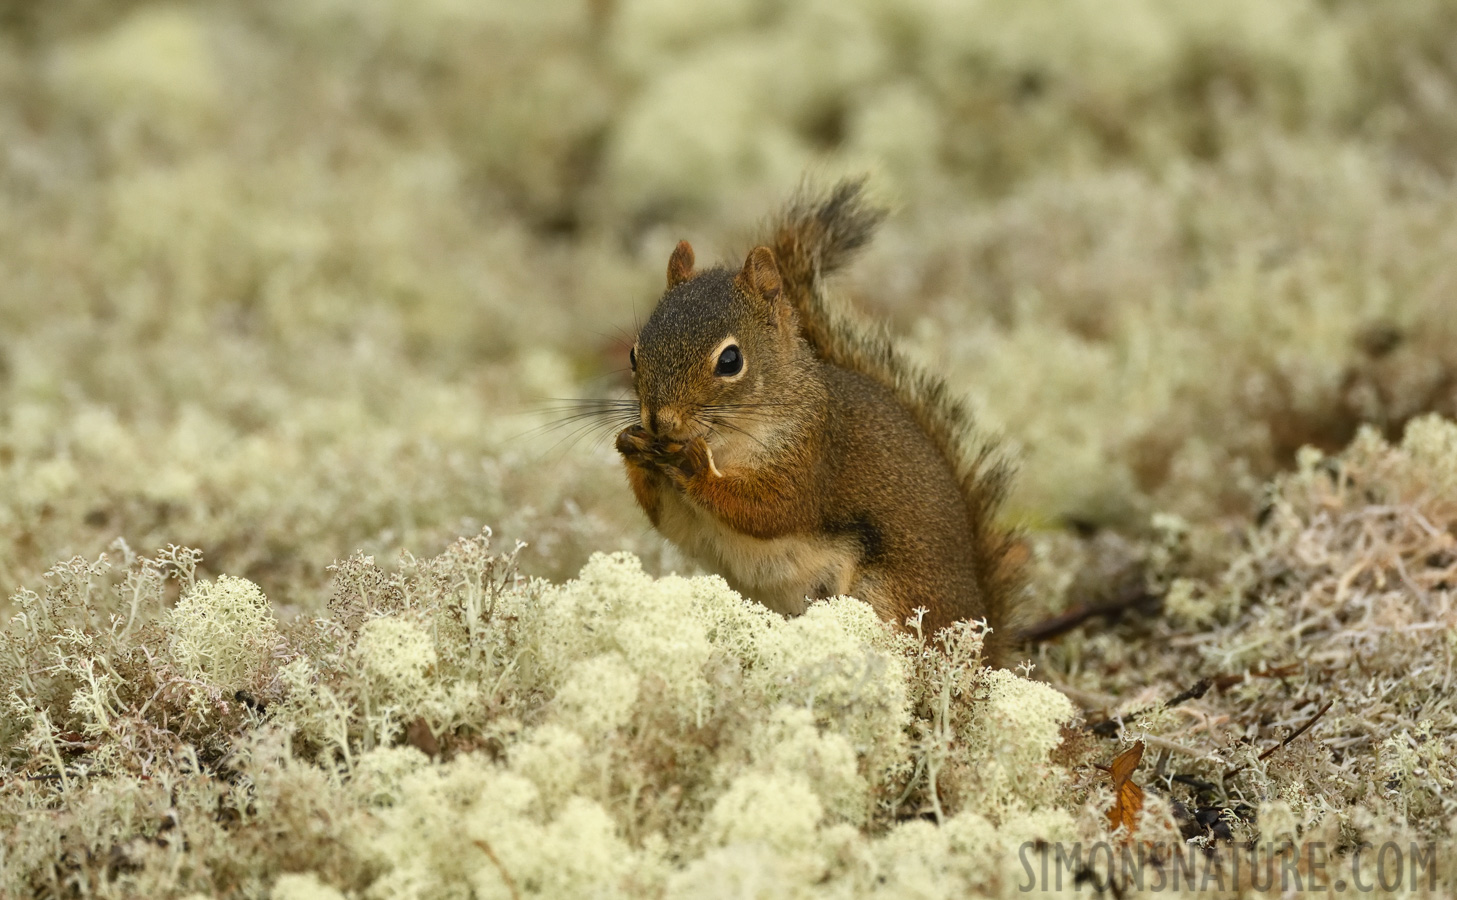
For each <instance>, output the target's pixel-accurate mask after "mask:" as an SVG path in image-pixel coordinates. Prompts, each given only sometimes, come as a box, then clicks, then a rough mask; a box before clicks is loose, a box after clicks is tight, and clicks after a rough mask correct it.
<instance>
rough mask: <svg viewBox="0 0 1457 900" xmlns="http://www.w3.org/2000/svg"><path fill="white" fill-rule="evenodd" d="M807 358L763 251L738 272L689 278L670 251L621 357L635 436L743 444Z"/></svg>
mask: <svg viewBox="0 0 1457 900" xmlns="http://www.w3.org/2000/svg"><path fill="white" fill-rule="evenodd" d="M808 353H809V348H808V345H807V344H805V342H804V339H803V338H802V337H800V334H799V324H798V321H797V319H796V317H795V313H794V308H793V307H792V306H791V305H790V303H789V301H788V300H787V298H786V297H785V296H784V291H783V284H782V281H781V279H780V275H779V266H778V264H777V263H776V262H775V260H774V253H773V251H771V250H770V249H769V248H768V247H755V248H754V249H753V250H752V251H750V253H749V256H748V258H747V259H746V260H745V261H744V265H743V268H742V269H740V270H739V271H738V272H734V271H731V270H729V269H726V268H723V267H715V268H712V269H707V270H705V271H702V272H695V271H694V269H693V248H692V247H691V246H690V245H689V244H688V242H687V241H680V242H679V243H678V247H677V249H675V250H674V251H673V255H672V257H671V258H670V259H669V260H668V288H667V290H666V291H664V292H663V296H662V299H660V300H659V301H658V305H657V307H656V308H655V309H654V310H653V313H652V315H651V316H649V317H648V321H647V323H646V324H644V325H643V327H642V330H641V331H640V332H639V333H638V338H637V343H636V344H635V345H634V346H633V348H632V352H631V354H630V360H631V363H632V372H633V386H634V388H635V389H636V390H637V396H638V401H639V405H640V410H641V414H642V426H643V427H644V428H646V429H647V430H648V431H649V432H650V433H652V434H654V435H656V436H658V437H663V438H673V439H687V438H690V437H696V436H702V437H704V438H705V439H709V438H711V437H712V436H713V435H714V434H715V432H716V428H715V426H723V428H722V436H727V435H728V434H733V433H738V434H743V433H744V432H746V431H749V430H752V426H753V425H756V424H758V423H762V422H766V421H768V420H769V419H771V418H772V417H771V416H770V415H769V410H770V408H771V407H774V406H779V405H782V404H784V403H785V402H786V400H788V399H791V398H790V397H789V396H788V395H791V394H793V392H794V391H795V390H796V388H797V387H798V385H799V383H800V382H801V381H802V377H801V375H800V373H802V371H803V368H802V361H803V360H804V358H805V357H806V355H807V354H808Z"/></svg>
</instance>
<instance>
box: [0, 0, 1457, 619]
mask: <svg viewBox="0 0 1457 900" xmlns="http://www.w3.org/2000/svg"><path fill="white" fill-rule="evenodd" d="M1454 147H1457V0H1403V2H1401V3H1399V4H1394V3H1380V2H1376V0H1367V2H1358V0H965V2H954V0H793V2H768V0H704V2H699V3H681V2H669V0H571V2H567V0H560V2H550V0H548V2H537V3H530V4H528V3H520V2H513V0H482V2H470V0H412V2H406V0H213V2H196V3H169V4H162V3H150V2H130V0H110V2H106V0H47V2H45V3H37V2H33V0H0V148H3V154H0V596H8V595H9V594H10V593H11V592H12V591H14V590H15V589H16V588H18V587H19V586H21V585H28V586H32V587H36V586H38V585H39V584H40V575H41V573H43V572H44V571H45V570H46V569H47V568H49V567H50V566H51V565H52V564H53V563H55V562H56V561H58V560H61V559H64V558H67V557H69V556H71V555H73V554H81V555H85V556H95V555H96V554H97V553H100V552H102V551H103V550H105V549H106V548H107V547H108V546H111V545H112V544H113V542H114V541H115V540H116V539H117V538H118V536H120V537H123V538H124V539H125V541H127V542H128V543H129V544H130V545H131V546H132V547H134V548H135V549H137V550H138V551H141V552H151V551H152V550H154V549H156V548H157V547H159V546H162V545H165V544H167V543H177V544H186V545H190V546H194V547H198V548H200V549H201V550H202V551H203V552H204V554H205V558H204V565H203V567H204V569H205V570H206V571H207V572H210V573H216V572H228V573H231V574H236V575H241V576H246V577H248V578H250V579H253V580H254V581H256V582H258V583H259V584H260V585H262V586H263V587H264V589H265V590H266V591H267V593H268V595H269V597H270V598H271V599H272V600H273V601H274V602H276V603H278V604H279V605H281V606H282V607H284V608H285V609H305V608H312V607H314V606H316V605H317V604H318V603H319V602H320V601H319V598H320V597H321V596H322V594H321V592H320V591H319V590H318V588H319V586H320V585H322V584H323V583H325V582H326V581H327V579H328V577H329V573H328V571H327V567H328V566H329V565H330V563H331V561H333V560H335V559H337V558H342V557H344V556H347V555H348V554H350V553H351V552H353V551H354V550H355V549H363V550H365V551H366V552H369V553H373V554H378V555H381V556H382V557H383V558H384V559H387V560H389V559H393V558H394V557H395V556H396V555H397V554H398V553H399V552H400V551H401V550H402V549H409V550H411V551H413V552H415V553H417V554H419V555H422V556H424V555H430V554H434V553H436V552H438V551H439V550H440V549H441V548H442V547H444V546H445V545H446V544H447V543H448V542H449V541H450V540H451V539H453V538H454V537H455V536H457V535H460V534H472V533H475V532H477V531H479V529H480V528H481V527H482V526H483V525H490V526H492V527H493V528H494V529H495V531H496V534H497V536H498V537H500V538H502V539H504V540H505V541H506V542H507V544H508V545H509V542H511V541H514V540H516V539H520V540H525V541H528V542H529V543H530V545H531V546H530V548H529V549H528V550H527V551H525V553H524V554H523V556H522V560H523V567H524V569H525V570H526V571H528V572H530V573H532V574H540V575H545V576H550V577H556V578H560V577H565V576H568V575H571V574H573V573H575V571H576V570H577V568H578V567H579V566H580V565H581V564H582V562H583V561H585V559H586V557H587V555H588V554H589V553H591V552H592V551H595V550H613V549H630V550H634V551H636V552H638V553H640V554H642V555H643V557H644V559H645V561H646V563H647V565H648V567H649V569H650V570H654V571H658V570H664V569H674V568H676V569H684V568H686V564H685V563H684V561H683V560H681V559H679V558H677V557H676V556H674V555H673V553H672V552H671V551H670V550H667V549H666V548H665V547H664V546H663V545H662V543H661V541H660V540H659V539H658V538H657V537H656V536H655V535H654V534H653V533H652V532H651V531H650V529H649V528H648V526H647V523H646V520H645V519H644V518H643V517H642V516H641V514H640V513H639V512H638V510H637V509H636V507H635V506H634V505H633V503H632V500H631V496H630V494H629V492H628V490H627V488H626V485H625V482H624V479H623V476H622V474H621V471H620V467H619V465H618V463H617V461H616V459H615V454H614V453H613V452H612V450H611V446H610V435H608V434H604V433H602V432H601V431H600V430H599V431H597V432H592V431H588V432H585V433H577V432H576V431H574V429H573V427H572V426H570V425H568V426H563V427H557V428H552V427H550V425H551V423H552V422H553V421H554V419H559V418H560V416H559V415H558V414H553V413H552V412H550V410H549V407H550V406H551V405H552V401H553V398H590V397H599V396H613V395H615V392H619V391H622V390H624V389H625V387H626V381H625V371H624V370H625V368H626V359H625V357H626V346H627V344H628V343H629V342H630V340H631V335H632V333H633V330H634V328H635V327H636V323H637V322H640V321H641V320H642V318H643V317H645V316H646V314H647V313H648V312H649V311H650V310H651V308H652V304H653V303H654V301H655V300H656V297H657V295H658V293H659V291H660V290H661V287H662V278H663V274H662V273H663V270H664V266H665V264H666V260H667V257H668V254H669V252H670V250H671V249H672V247H673V244H674V243H675V242H676V241H677V240H678V239H679V238H688V239H690V240H692V241H693V243H694V246H695V248H697V250H698V255H699V259H700V260H701V261H704V262H708V261H712V260H723V261H734V262H737V261H738V260H739V259H740V258H741V255H742V253H743V252H744V250H745V249H746V248H747V247H748V246H750V245H751V242H752V239H753V234H754V228H755V225H756V224H757V223H759V222H760V221H761V220H762V219H763V218H764V217H765V216H766V215H767V214H768V213H769V212H771V211H772V210H774V209H775V208H777V206H778V205H779V204H780V203H781V202H782V201H783V199H784V198H785V197H786V196H787V195H788V194H789V193H790V192H791V191H792V190H793V189H794V188H795V187H796V186H797V185H798V183H799V181H800V179H801V177H802V175H803V174H804V173H806V172H809V173H812V174H815V175H818V176H819V177H821V178H822V179H828V178H832V177H834V176H835V175H837V174H840V173H844V172H860V171H868V172H870V173H871V175H872V185H873V189H874V191H875V193H876V194H877V195H878V196H879V197H880V198H882V199H883V200H885V201H886V202H888V203H890V204H891V205H892V206H893V207H894V209H895V214H894V216H893V217H892V219H891V220H890V221H889V223H888V224H887V226H886V228H885V230H884V232H883V233H882V235H881V236H880V238H879V239H878V240H877V242H876V244H875V245H874V246H873V247H872V248H871V249H870V251H869V252H867V254H866V255H865V256H864V258H863V259H862V260H861V261H860V262H859V263H858V264H857V265H856V266H855V267H854V269H853V270H852V272H851V273H850V274H849V276H848V277H847V278H845V279H844V280H843V283H842V289H843V290H844V292H845V293H846V294H847V296H849V297H850V298H852V300H853V301H854V302H855V303H857V304H859V305H861V306H862V307H864V308H866V309H868V310H870V311H872V312H874V313H875V314H877V315H880V316H883V317H886V318H887V319H889V320H890V322H891V323H892V327H893V329H894V331H895V332H896V333H897V334H898V335H900V336H901V337H902V338H903V340H904V342H905V345H906V346H907V348H908V349H909V350H910V351H911V352H913V353H914V354H915V355H917V356H918V358H920V359H921V360H923V361H924V362H926V363H927V364H928V365H930V366H932V367H934V368H935V369H937V370H938V371H941V372H944V373H946V374H947V376H948V377H949V379H950V380H951V382H952V384H953V386H954V387H955V388H956V389H958V390H960V391H962V392H964V393H965V394H966V395H968V396H969V397H970V398H971V399H972V401H973V403H974V405H975V408H976V409H977V410H978V411H979V413H980V415H981V417H982V419H983V421H984V422H985V423H986V426H987V427H988V428H989V429H992V430H997V431H1000V432H1001V433H1002V434H1003V435H1005V438H1006V441H1007V445H1008V446H1009V447H1010V448H1011V449H1012V451H1013V452H1014V453H1015V454H1016V456H1017V457H1018V458H1019V460H1020V463H1021V475H1020V478H1019V481H1018V486H1017V491H1016V494H1015V496H1014V497H1013V501H1012V503H1011V505H1010V508H1009V510H1008V515H1009V517H1010V518H1011V519H1013V520H1015V521H1017V522H1020V523H1023V524H1025V525H1027V526H1029V527H1030V528H1031V529H1032V530H1033V533H1034V534H1039V533H1052V532H1059V531H1062V530H1068V529H1071V530H1075V531H1078V532H1082V533H1086V532H1088V531H1096V530H1099V529H1118V530H1124V531H1129V532H1137V531H1140V530H1142V529H1146V528H1147V527H1148V522H1149V520H1150V516H1151V515H1152V514H1153V513H1155V512H1165V513H1172V514H1175V515H1178V516H1182V517H1184V518H1185V519H1188V520H1199V521H1208V520H1211V519H1215V518H1217V517H1221V516H1244V515H1247V514H1248V513H1249V512H1250V511H1251V510H1252V509H1254V508H1255V506H1256V505H1257V503H1258V500H1259V496H1260V491H1261V485H1262V483H1263V481H1264V479H1266V478H1267V477H1268V476H1269V475H1270V474H1272V473H1273V472H1275V471H1277V470H1279V469H1281V468H1282V467H1286V466H1288V465H1289V464H1290V463H1291V461H1292V460H1293V458H1294V454H1295V451H1296V450H1297V449H1298V448H1299V447H1301V446H1302V445H1304V444H1314V445H1316V446H1319V447H1322V448H1324V449H1334V448H1338V447H1340V446H1342V445H1344V444H1345V443H1346V442H1347V441H1348V440H1349V439H1350V438H1351V436H1352V435H1353V434H1354V432H1355V430H1356V428H1357V427H1358V425H1359V424H1360V423H1361V422H1372V423H1375V424H1376V425H1378V426H1379V427H1380V428H1381V429H1383V430H1384V431H1385V432H1387V433H1388V434H1389V435H1392V436H1396V435H1399V434H1400V431H1401V428H1402V426H1403V425H1404V423H1405V422H1406V421H1407V420H1408V419H1410V418H1411V417H1412V416H1414V415H1416V414H1418V413H1420V412H1424V411H1429V410H1436V411H1439V412H1444V413H1445V414H1447V415H1452V414H1454V412H1457V267H1454V265H1453V263H1452V260H1453V259H1457V216H1454V215H1453V210H1454V209H1457V190H1454V182H1453V177H1454V171H1457V155H1454ZM544 426H545V427H544Z"/></svg>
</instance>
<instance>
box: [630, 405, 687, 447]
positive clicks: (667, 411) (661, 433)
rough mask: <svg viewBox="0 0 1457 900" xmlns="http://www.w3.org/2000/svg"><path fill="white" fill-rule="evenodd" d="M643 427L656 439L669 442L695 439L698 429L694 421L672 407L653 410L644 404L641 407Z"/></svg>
mask: <svg viewBox="0 0 1457 900" xmlns="http://www.w3.org/2000/svg"><path fill="white" fill-rule="evenodd" d="M640 414H641V416H642V427H643V428H645V429H646V430H647V432H648V434H651V435H652V436H653V437H656V438H666V439H668V440H686V439H688V438H690V437H694V436H695V434H696V432H697V431H698V429H697V428H695V427H694V423H693V419H692V417H690V416H687V415H684V414H683V412H682V411H681V410H678V409H676V408H674V407H671V406H663V407H658V408H653V407H651V406H649V405H648V404H646V403H644V404H643V405H642V407H641V410H640Z"/></svg>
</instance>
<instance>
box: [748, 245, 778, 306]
mask: <svg viewBox="0 0 1457 900" xmlns="http://www.w3.org/2000/svg"><path fill="white" fill-rule="evenodd" d="M737 280H738V282H739V285H740V286H741V287H743V288H744V289H745V290H747V291H748V292H749V293H751V294H754V295H756V296H759V297H763V298H764V299H765V300H768V301H770V302H773V301H775V300H778V299H779V290H780V288H781V287H782V286H783V283H782V282H781V281H780V278H779V264H778V263H776V262H775V261H774V251H773V250H770V249H769V248H768V247H755V248H754V249H753V250H750V251H749V258H748V259H746V260H744V268H743V271H741V272H739V277H738V279H737Z"/></svg>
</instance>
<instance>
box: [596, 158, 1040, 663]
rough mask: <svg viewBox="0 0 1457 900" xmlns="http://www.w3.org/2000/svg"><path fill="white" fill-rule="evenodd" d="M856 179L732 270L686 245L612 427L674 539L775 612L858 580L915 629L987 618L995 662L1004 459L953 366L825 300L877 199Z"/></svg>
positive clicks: (878, 213)
mask: <svg viewBox="0 0 1457 900" xmlns="http://www.w3.org/2000/svg"><path fill="white" fill-rule="evenodd" d="M863 187H864V182H863V180H846V181H842V182H840V183H838V184H837V185H835V186H834V187H833V188H832V189H831V190H830V191H829V192H828V193H826V194H823V195H820V196H817V197H816V196H811V195H809V194H808V193H806V192H805V191H801V192H800V193H799V195H797V196H796V198H795V199H793V200H792V201H791V202H790V204H789V205H788V207H787V209H786V210H785V211H784V213H783V214H782V215H781V217H780V218H779V220H778V221H777V224H775V225H774V226H773V227H772V229H771V231H770V235H769V237H768V240H766V241H764V242H763V243H762V244H760V245H759V246H756V247H754V249H753V250H751V251H750V252H749V254H748V258H747V259H746V260H745V261H744V264H743V267H742V268H741V269H739V270H738V271H732V270H731V269H729V268H724V267H715V268H710V269H706V270H703V271H696V270H695V269H694V267H693V266H694V257H693V248H692V246H691V245H690V244H689V243H688V242H687V241H680V242H679V243H678V245H677V248H676V249H675V250H674V251H673V253H672V256H671V258H670V259H669V260H668V285H667V289H666V290H665V291H664V293H663V295H662V298H661V299H660V300H659V301H658V304H657V306H656V308H655V309H654V310H653V312H652V314H651V315H650V316H649V318H648V320H647V322H646V323H645V324H644V325H643V326H642V328H641V330H640V331H639V333H638V335H637V340H636V343H635V344H634V345H633V347H632V349H631V351H630V352H629V361H630V363H631V367H632V378H633V387H634V389H635V391H636V395H637V405H638V410H637V411H638V413H639V419H640V420H639V421H638V422H637V423H636V424H634V425H632V426H630V427H628V428H626V429H624V430H623V431H622V432H621V433H620V434H618V436H617V450H618V452H619V453H621V454H622V457H623V461H624V463H625V466H626V469H627V476H628V480H629V482H630V484H631V486H632V490H633V493H634V495H635V496H636V498H637V502H638V504H639V505H641V506H642V508H643V510H644V511H645V512H646V513H647V515H648V518H649V519H650V520H651V522H652V524H653V526H654V527H655V528H657V530H658V531H659V532H661V533H662V534H663V535H664V536H665V537H666V538H668V540H670V541H671V542H672V543H674V544H676V545H677V546H678V547H679V548H680V549H682V550H683V551H684V552H686V553H687V554H688V555H689V556H691V557H694V558H696V559H697V560H698V561H700V562H702V563H704V564H706V565H707V566H708V567H709V568H711V569H713V570H715V571H717V572H718V573H719V574H721V575H722V576H723V577H724V579H725V580H726V581H727V582H728V583H729V585H730V586H731V587H733V588H734V589H735V590H737V591H738V592H739V593H741V594H743V595H744V596H746V597H749V598H752V599H754V600H757V601H758V602H760V603H762V604H763V605H764V606H766V607H768V608H770V609H772V610H775V611H777V612H779V613H781V614H784V615H798V614H800V613H802V612H803V611H804V610H805V608H806V606H807V605H808V603H809V602H810V601H812V600H815V599H820V598H825V597H832V596H836V595H842V594H843V595H850V596H853V597H856V598H859V599H860V600H863V601H864V602H866V603H868V604H869V605H870V606H871V607H872V608H873V609H874V610H875V612H876V613H877V614H878V615H879V616H880V617H881V618H882V619H884V620H887V621H890V622H892V623H895V624H896V625H898V626H899V627H902V628H910V627H914V626H913V625H912V624H911V622H912V620H913V618H914V617H915V615H916V611H917V610H918V609H924V610H925V612H924V615H922V616H921V618H920V619H919V622H918V623H917V624H918V625H919V630H920V633H921V634H923V635H926V636H930V635H934V634H935V633H936V632H937V631H939V630H940V629H942V628H944V627H946V626H948V625H951V624H952V623H954V622H957V621H960V620H970V619H982V620H985V621H986V623H987V624H988V625H989V626H990V628H991V629H992V630H991V633H990V634H989V635H988V636H987V638H986V643H985V645H984V651H983V658H984V659H986V660H988V661H989V662H991V663H993V664H1001V663H1002V662H1003V660H1004V656H1005V653H1006V650H1007V645H1008V642H1009V634H1008V630H1009V629H1010V627H1011V623H1010V620H1011V619H1012V617H1013V616H1012V613H1013V609H1012V607H1013V606H1014V604H1015V600H1016V598H1017V596H1018V594H1019V591H1020V587H1021V581H1020V577H1019V573H1018V565H1017V563H1016V561H1015V560H1016V558H1017V556H1018V553H1017V552H1016V551H1015V549H1014V547H1015V539H1014V537H1013V535H1012V534H1011V533H1009V532H1007V531H1004V530H1002V529H1000V528H999V527H998V526H997V524H996V522H995V521H994V520H995V516H996V512H997V509H998V507H999V505H1000V503H1001V501H1002V499H1003V497H1004V495H1005V493H1006V488H1007V483H1008V478H1009V467H1008V465H1007V464H1006V462H1005V461H1004V460H1002V459H1001V458H999V456H998V455H997V453H996V450H995V447H994V445H993V444H991V443H988V442H985V441H983V440H981V439H979V438H978V437H976V435H975V432H974V430H973V427H972V421H971V415H970V413H969V412H968V410H967V407H966V406H965V405H964V404H963V403H962V402H961V401H960V400H958V399H956V398H954V397H953V396H952V394H951V393H950V391H949V389H948V388H947V385H946V383H945V381H943V380H942V379H941V378H938V377H936V376H934V375H932V374H931V373H929V372H926V371H924V370H922V369H921V368H919V367H917V366H916V365H915V364H913V363H912V362H910V361H909V360H908V359H907V358H906V357H905V356H903V355H902V354H901V353H899V352H898V351H897V350H896V349H895V348H894V347H893V346H892V344H891V341H890V339H889V337H888V336H887V334H886V332H885V330H884V329H883V328H880V327H875V326H872V325H870V324H868V323H866V322H864V321H862V320H861V319H860V318H858V317H857V316H856V315H855V314H854V313H853V312H852V311H850V310H848V309H844V308H841V307H839V306H837V305H835V304H833V303H832V302H831V300H830V298H829V296H828V294H827V291H826V286H825V278H826V277H827V276H829V275H830V274H832V273H834V272H835V271H837V270H839V269H841V268H842V267H843V266H845V264H846V263H847V262H849V260H850V259H851V258H852V257H853V256H854V254H855V252H856V251H857V250H858V249H860V248H861V247H863V246H864V245H865V244H866V243H867V242H868V241H869V240H870V238H871V236H872V234H873V233H874V231H875V229H876V227H877V226H878V225H879V224H880V223H881V221H882V220H883V219H884V218H885V214H886V213H885V211H884V210H882V209H879V208H876V207H873V206H871V205H869V204H868V203H867V202H866V201H865V199H864V195H863Z"/></svg>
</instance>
